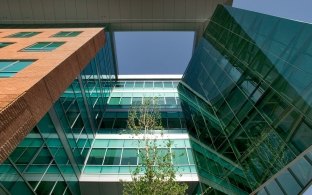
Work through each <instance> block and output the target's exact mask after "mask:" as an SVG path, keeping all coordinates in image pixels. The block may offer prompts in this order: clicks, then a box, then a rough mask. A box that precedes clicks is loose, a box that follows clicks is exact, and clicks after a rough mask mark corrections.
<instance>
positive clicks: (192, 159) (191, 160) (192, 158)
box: [187, 149, 194, 164]
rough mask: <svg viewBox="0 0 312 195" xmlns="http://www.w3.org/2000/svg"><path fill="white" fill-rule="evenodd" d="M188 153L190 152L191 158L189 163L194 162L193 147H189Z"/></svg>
mask: <svg viewBox="0 0 312 195" xmlns="http://www.w3.org/2000/svg"><path fill="white" fill-rule="evenodd" d="M187 154H188V158H189V163H190V164H194V157H193V152H192V149H187Z"/></svg>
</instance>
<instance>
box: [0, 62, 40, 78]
mask: <svg viewBox="0 0 312 195" xmlns="http://www.w3.org/2000/svg"><path fill="white" fill-rule="evenodd" d="M33 62H34V60H0V78H5V77H12V76H14V75H15V74H16V73H18V72H19V71H21V70H22V69H24V68H26V67H27V66H29V65H30V64H31V63H33Z"/></svg>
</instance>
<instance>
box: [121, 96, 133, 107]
mask: <svg viewBox="0 0 312 195" xmlns="http://www.w3.org/2000/svg"><path fill="white" fill-rule="evenodd" d="M120 104H121V105H131V97H123V98H121V101H120Z"/></svg>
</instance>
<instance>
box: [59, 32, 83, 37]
mask: <svg viewBox="0 0 312 195" xmlns="http://www.w3.org/2000/svg"><path fill="white" fill-rule="evenodd" d="M80 33H81V31H61V32H59V33H57V34H55V35H53V37H76V36H77V35H79V34H80Z"/></svg>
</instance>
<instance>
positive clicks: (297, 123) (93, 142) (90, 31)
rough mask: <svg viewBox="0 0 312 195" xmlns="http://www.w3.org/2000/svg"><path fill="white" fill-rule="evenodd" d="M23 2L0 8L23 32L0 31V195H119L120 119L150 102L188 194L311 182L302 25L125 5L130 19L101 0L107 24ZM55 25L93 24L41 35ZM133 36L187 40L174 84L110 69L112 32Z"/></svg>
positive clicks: (307, 58)
mask: <svg viewBox="0 0 312 195" xmlns="http://www.w3.org/2000/svg"><path fill="white" fill-rule="evenodd" d="M25 2H26V1H25ZM25 2H24V1H20V2H19V3H18V5H19V6H17V7H21V6H25V8H26V7H27V6H30V7H31V9H25V10H24V9H23V10H18V9H16V10H15V9H12V7H15V6H16V4H14V1H7V2H6V3H5V4H4V5H3V7H1V8H0V9H5V10H6V8H11V9H8V10H9V12H10V13H9V14H8V13H7V12H0V13H1V14H3V16H2V17H1V18H2V19H1V21H2V27H9V26H10V27H12V28H13V27H14V28H16V27H20V28H21V26H22V25H21V23H23V25H26V27H28V28H27V29H10V30H8V29H1V30H0V37H1V38H0V77H1V78H0V89H1V90H0V109H1V111H0V133H1V136H0V137H1V138H0V161H1V165H0V194H89V193H92V194H119V193H121V186H120V182H119V180H120V179H123V180H128V179H130V171H131V169H132V168H133V167H135V166H136V165H137V164H139V158H138V157H137V154H138V152H139V148H140V147H139V146H138V144H137V140H138V139H140V137H138V138H133V136H131V135H130V134H129V132H128V131H127V129H126V120H127V112H128V110H129V108H130V106H131V105H133V104H140V103H142V102H143V101H144V99H145V98H148V97H155V96H156V97H158V100H159V108H160V111H161V116H162V124H163V126H164V128H165V130H164V137H161V138H160V139H159V144H160V145H161V144H162V143H163V140H167V139H170V140H172V141H173V145H172V147H171V148H169V149H170V150H171V151H174V152H176V153H177V154H181V155H178V156H177V157H176V158H173V159H172V162H173V164H174V166H175V167H176V168H177V170H178V173H179V174H181V175H179V176H177V180H178V181H181V182H186V183H187V184H188V185H189V190H188V193H189V194H248V193H252V194H296V193H302V192H304V191H305V190H306V189H307V188H308V187H309V185H310V184H311V179H312V174H311V173H312V166H311V164H312V158H311V144H312V141H311V140H312V139H311V137H312V132H311V130H312V127H311V119H312V118H311V116H310V115H311V113H310V112H311V106H310V104H311V89H310V88H311V78H312V77H311V72H310V70H309V69H310V68H309V63H311V62H312V59H311V56H312V55H311V54H312V51H311V46H310V43H311V39H312V38H311V35H312V33H311V31H312V27H311V25H310V24H305V23H300V22H295V21H290V20H286V19H281V18H277V17H272V16H267V15H263V14H258V13H254V12H249V11H245V10H240V9H235V8H231V7H228V6H221V5H219V6H218V7H217V8H216V10H215V12H214V14H213V15H212V17H211V18H210V16H211V14H212V10H213V9H212V8H214V7H215V6H216V4H217V3H218V2H217V1H213V2H211V3H207V2H205V1H193V3H194V2H195V3H194V4H193V3H191V2H188V1H185V4H183V6H182V5H181V6H175V5H176V4H175V3H173V4H170V2H171V1H170V2H169V1H163V4H162V3H161V2H160V1H153V3H151V2H150V1H146V2H147V3H146V5H145V6H140V4H139V3H130V5H131V6H133V8H132V9H130V10H131V11H129V12H124V11H125V10H126V9H125V7H124V6H125V5H126V4H123V3H121V2H120V1H114V3H111V4H105V5H108V7H109V8H111V9H109V10H114V13H111V14H110V15H109V14H108V16H109V17H108V16H106V15H101V12H100V10H99V9H100V8H101V7H105V6H104V3H103V5H102V3H101V2H100V1H98V2H97V3H96V4H94V3H95V1H92V3H90V4H86V5H87V6H86V8H85V7H84V6H83V5H84V4H83V2H82V1H76V3H75V6H72V5H73V2H72V1H68V2H67V1H66V3H64V5H60V2H58V1H50V2H49V3H51V6H47V8H46V9H44V10H41V12H35V10H38V7H37V6H40V3H38V4H37V3H36V1H34V0H30V1H29V2H30V3H29V4H27V3H25ZM116 2H117V3H116ZM187 2H188V3H187ZM221 2H223V3H224V2H225V1H221ZM85 3H86V2H85ZM105 3H107V2H105ZM171 3H172V2H171ZM228 3H231V2H228ZM95 5H99V6H98V7H97V6H95ZM92 6H93V7H92ZM94 6H95V7H94ZM131 6H130V7H131ZM162 6H165V7H168V9H164V11H163V15H157V14H155V15H152V16H150V13H154V12H155V10H158V9H157V7H162ZM205 6H206V7H209V10H210V11H207V12H206V9H203V8H202V7H205ZM126 7H127V6H126ZM58 8H60V9H58ZM180 8H184V10H185V12H184V13H183V12H181V10H180ZM193 8H194V10H193ZM19 9H20V8H19ZM84 9H87V10H84ZM29 10H33V11H32V14H31V13H30V12H28V11H29ZM79 10H84V11H85V12H83V14H82V15H80V14H78V13H80V11H79ZM95 10H96V11H95ZM109 10H107V11H108V12H109ZM179 10H180V11H179ZM196 10H199V11H196ZM207 10H208V9H207ZM19 11H20V12H19ZM138 11H139V12H141V13H142V14H140V15H133V14H134V13H137V12H138ZM172 11H174V12H173V15H170V13H171V12H172ZM34 13H35V14H34ZM104 13H105V12H104ZM116 13H119V15H118V16H117V15H114V14H116ZM185 13H188V14H189V15H187V14H185ZM204 13H205V14H206V15H205V14H204ZM123 14H124V15H123ZM186 15H187V16H188V17H189V19H190V20H188V18H187V17H185V16H186ZM9 16H10V17H9ZM135 16H137V18H135V19H134V18H133V17H135ZM207 18H210V19H209V22H208V21H207ZM33 21H36V24H34V23H33ZM88 22H90V23H91V24H86V23H88ZM43 23H45V24H43ZM107 24H109V25H107ZM64 26H73V27H75V26H76V27H77V26H80V27H81V26H102V27H103V26H106V28H105V29H104V31H103V29H102V28H72V29H63V28H61V29H60V28H54V29H52V28H51V29H43V27H64ZM206 26H207V27H206ZM29 27H32V29H31V28H29ZM35 27H41V28H35ZM34 28H35V29H34ZM138 29H141V30H151V29H152V30H190V29H191V30H194V31H196V32H197V39H196V42H197V46H196V49H195V51H194V54H193V57H192V59H191V61H190V64H189V66H188V68H187V70H186V71H185V73H184V75H183V77H182V78H181V76H174V75H167V76H159V75H158V76H156V75H153V76H151V75H145V76H137V75H132V76H129V75H118V67H117V63H116V60H115V54H114V47H115V46H114V41H113V32H114V31H115V30H138ZM289 29H292V31H290V30H289ZM286 32H287V33H286ZM202 34H203V36H202V38H201V39H200V38H199V37H201V35H202ZM157 133H158V132H156V135H157ZM161 149H168V148H166V147H165V146H161V147H160V150H161Z"/></svg>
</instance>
